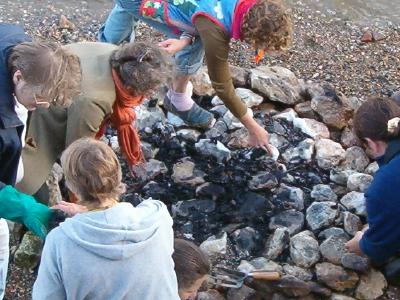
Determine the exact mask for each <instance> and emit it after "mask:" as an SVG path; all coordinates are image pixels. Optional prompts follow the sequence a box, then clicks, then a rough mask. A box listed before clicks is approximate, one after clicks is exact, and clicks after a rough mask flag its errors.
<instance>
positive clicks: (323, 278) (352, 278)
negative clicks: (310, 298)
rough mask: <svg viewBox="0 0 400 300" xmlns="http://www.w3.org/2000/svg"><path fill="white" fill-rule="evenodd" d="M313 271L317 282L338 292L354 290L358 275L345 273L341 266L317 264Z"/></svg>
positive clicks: (349, 272)
mask: <svg viewBox="0 0 400 300" xmlns="http://www.w3.org/2000/svg"><path fill="white" fill-rule="evenodd" d="M315 271H316V274H317V279H318V281H319V282H321V283H324V284H326V285H327V286H329V287H330V288H331V289H333V290H335V291H338V292H343V291H344V290H346V289H350V288H354V287H355V286H356V284H357V282H358V275H357V274H356V273H355V272H353V271H346V270H345V269H343V268H342V267H341V266H336V265H334V264H331V263H320V264H317V265H316V266H315Z"/></svg>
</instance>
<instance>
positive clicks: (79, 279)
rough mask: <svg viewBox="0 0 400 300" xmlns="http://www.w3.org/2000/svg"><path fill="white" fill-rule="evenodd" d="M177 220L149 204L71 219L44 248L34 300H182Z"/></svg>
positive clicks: (52, 234) (161, 207) (123, 206)
mask: <svg viewBox="0 0 400 300" xmlns="http://www.w3.org/2000/svg"><path fill="white" fill-rule="evenodd" d="M172 252H173V230H172V218H171V216H170V215H169V213H168V210H167V208H166V206H165V205H164V204H163V203H162V202H160V201H155V200H147V201H144V202H142V203H141V204H140V205H138V206H137V207H133V206H132V205H131V204H128V203H119V204H117V205H115V206H113V207H111V208H109V209H107V210H104V211H97V212H88V213H82V214H79V215H76V216H75V217H73V218H69V219H67V220H66V221H65V222H63V223H61V224H60V226H59V227H58V228H56V229H54V230H52V231H51V232H50V234H49V235H48V236H47V239H46V243H45V245H44V249H43V253H42V260H41V263H40V267H39V274H38V277H37V279H36V282H35V284H34V286H33V294H32V299H33V300H45V299H49V300H50V299H51V300H63V299H71V300H83V299H85V300H89V299H99V300H100V299H101V300H103V299H104V300H128V299H132V300H133V299H138V300H156V299H160V300H169V299H171V300H178V299H179V296H178V287H177V281H176V276H175V272H174V263H173V260H172V257H171V255H172Z"/></svg>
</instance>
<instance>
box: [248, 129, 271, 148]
mask: <svg viewBox="0 0 400 300" xmlns="http://www.w3.org/2000/svg"><path fill="white" fill-rule="evenodd" d="M249 146H253V147H260V148H262V149H264V150H265V151H267V152H268V153H269V154H271V155H272V149H271V146H270V144H269V134H268V132H267V131H266V130H265V129H264V128H262V127H261V126H260V125H258V124H257V126H255V127H254V128H252V129H249Z"/></svg>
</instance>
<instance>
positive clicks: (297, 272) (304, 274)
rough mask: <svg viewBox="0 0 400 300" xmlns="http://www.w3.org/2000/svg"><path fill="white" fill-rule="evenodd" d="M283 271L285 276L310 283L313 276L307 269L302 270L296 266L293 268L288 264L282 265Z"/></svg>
mask: <svg viewBox="0 0 400 300" xmlns="http://www.w3.org/2000/svg"><path fill="white" fill-rule="evenodd" d="M283 271H284V273H285V274H287V275H292V276H294V277H296V278H298V279H300V280H304V281H310V280H312V278H313V274H312V273H311V271H310V270H308V269H303V268H300V267H298V266H293V265H289V264H284V265H283Z"/></svg>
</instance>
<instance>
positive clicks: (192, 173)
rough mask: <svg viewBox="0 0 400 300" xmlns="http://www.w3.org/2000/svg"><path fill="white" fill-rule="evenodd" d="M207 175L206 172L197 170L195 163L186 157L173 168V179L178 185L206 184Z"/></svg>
mask: <svg viewBox="0 0 400 300" xmlns="http://www.w3.org/2000/svg"><path fill="white" fill-rule="evenodd" d="M205 175H206V174H205V173H204V172H202V171H200V170H198V169H196V168H195V164H194V162H192V161H191V160H190V159H189V158H188V157H185V158H183V159H181V161H179V162H177V163H176V164H175V165H174V166H173V173H172V176H171V177H172V179H173V180H174V182H175V183H177V184H183V185H188V186H197V185H200V184H203V183H204V182H205V180H204V176H205Z"/></svg>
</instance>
